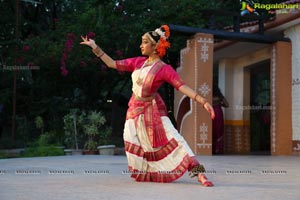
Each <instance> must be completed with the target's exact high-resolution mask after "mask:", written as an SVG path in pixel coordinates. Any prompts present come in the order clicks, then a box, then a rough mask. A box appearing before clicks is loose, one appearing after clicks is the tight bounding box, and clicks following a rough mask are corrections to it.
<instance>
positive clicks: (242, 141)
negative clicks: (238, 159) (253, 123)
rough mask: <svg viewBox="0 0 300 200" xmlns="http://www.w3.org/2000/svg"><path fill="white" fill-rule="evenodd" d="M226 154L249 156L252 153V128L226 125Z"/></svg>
mask: <svg viewBox="0 0 300 200" xmlns="http://www.w3.org/2000/svg"><path fill="white" fill-rule="evenodd" d="M224 136H225V138H224V142H225V146H224V147H225V149H224V150H225V153H230V154H249V153H250V126H249V125H225V134H224Z"/></svg>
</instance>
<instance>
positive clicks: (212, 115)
mask: <svg viewBox="0 0 300 200" xmlns="http://www.w3.org/2000/svg"><path fill="white" fill-rule="evenodd" d="M203 108H204V109H205V110H206V111H207V112H208V113H209V114H210V117H211V119H214V118H215V111H214V109H213V107H212V106H211V105H210V103H208V102H205V103H204V104H203Z"/></svg>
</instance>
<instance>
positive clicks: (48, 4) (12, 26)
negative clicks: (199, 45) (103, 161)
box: [0, 0, 267, 143]
mask: <svg viewBox="0 0 300 200" xmlns="http://www.w3.org/2000/svg"><path fill="white" fill-rule="evenodd" d="M266 1H267V0H266ZM19 2H20V3H19V8H20V9H19V10H20V13H19V15H16V13H15V11H16V10H17V9H16V4H15V1H0V12H1V18H0V23H1V26H0V80H1V81H0V105H1V104H3V105H4V109H3V112H2V113H0V121H1V125H2V126H3V127H5V130H7V133H10V132H11V130H10V126H11V124H12V123H11V119H12V99H13V75H14V72H13V71H11V70H4V69H2V67H4V66H15V65H16V66H35V67H36V68H35V69H33V70H19V71H17V73H16V78H17V81H16V83H17V84H16V91H17V95H16V102H17V108H16V112H17V115H18V116H19V118H22V119H21V121H19V122H18V131H20V133H18V134H17V135H18V137H20V138H22V140H24V142H23V143H27V142H29V141H28V140H33V139H35V138H38V136H39V135H40V134H41V132H42V131H36V130H34V128H36V127H37V126H34V125H35V120H36V119H35V118H36V116H43V128H44V129H45V131H48V132H49V131H53V132H56V133H63V132H64V130H63V127H64V121H63V120H62V118H63V117H64V115H65V113H67V112H68V111H69V110H70V109H71V108H78V109H80V110H101V111H102V112H103V113H108V111H110V110H111V107H110V106H111V105H110V104H109V103H107V101H106V100H107V99H109V98H111V95H112V94H111V93H112V92H116V93H123V94H124V95H125V96H129V94H130V93H131V84H130V76H129V75H128V74H127V73H122V74H118V72H116V71H114V70H108V69H107V67H106V66H105V65H104V64H103V63H102V62H101V61H100V60H99V59H97V58H95V56H94V55H93V54H92V53H91V50H90V49H89V48H88V47H86V46H82V45H80V44H79V43H80V41H81V38H80V36H81V35H86V34H89V33H95V38H94V39H95V41H96V42H97V44H99V45H100V46H101V47H102V48H103V49H104V50H105V52H106V53H107V54H108V55H110V56H111V57H112V58H113V59H123V58H126V57H132V56H138V55H140V49H139V45H140V39H141V35H142V34H143V33H144V32H146V31H149V30H154V29H155V28H157V27H159V26H160V25H161V24H179V25H185V26H194V27H207V24H208V20H209V19H208V16H206V14H204V12H203V10H204V9H224V10H229V11H230V10H232V7H234V6H236V8H234V9H239V1H234V0H230V1H224V0H222V1H219V0H212V1H206V0H187V1H183V0H164V1H161V0H151V1H140V0H126V1H123V0H122V1H121V0H85V1H84V0H76V1H69V0H61V1H52V0H43V1H42V4H32V3H29V2H24V1H19ZM183 11H184V12H183ZM16 16H18V19H19V24H18V26H17V27H16ZM221 23H222V25H221V26H224V25H228V24H229V23H231V21H228V20H227V18H226V19H225V18H224V19H223V20H222V21H221ZM16 30H19V31H18V33H16ZM68 34H73V35H74V36H75V38H74V41H73V43H72V44H69V43H68V42H69V40H68ZM187 38H188V36H185V35H181V34H178V33H176V32H171V38H170V40H171V48H170V50H169V56H170V57H171V58H170V60H174V62H173V63H171V64H172V65H174V67H176V63H177V61H178V59H179V58H178V53H179V50H180V49H181V48H183V47H184V46H185V45H186V39H187ZM66 44H69V47H70V51H69V52H68V53H67V54H64V53H65V52H64V48H65V45H66ZM63 58H64V59H63ZM62 60H64V61H65V68H66V69H67V71H68V74H67V75H66V76H63V75H62V74H61V66H62ZM106 119H107V123H109V120H110V118H108V117H107V116H106ZM22 120H23V121H22ZM39 125H41V124H39ZM69 129H70V127H69ZM7 133H6V134H7ZM69 133H72V132H70V131H69ZM81 135H82V134H81ZM32 138H33V139H32Z"/></svg>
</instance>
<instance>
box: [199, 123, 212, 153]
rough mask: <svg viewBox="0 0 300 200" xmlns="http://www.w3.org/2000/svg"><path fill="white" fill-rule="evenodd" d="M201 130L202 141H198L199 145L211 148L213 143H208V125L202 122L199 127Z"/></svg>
mask: <svg viewBox="0 0 300 200" xmlns="http://www.w3.org/2000/svg"><path fill="white" fill-rule="evenodd" d="M199 130H200V141H201V143H198V144H197V146H198V147H199V148H210V147H211V145H212V144H210V143H207V141H208V126H207V125H206V124H205V123H204V122H202V124H201V125H200V127H199Z"/></svg>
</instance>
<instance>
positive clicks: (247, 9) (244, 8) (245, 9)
mask: <svg viewBox="0 0 300 200" xmlns="http://www.w3.org/2000/svg"><path fill="white" fill-rule="evenodd" d="M250 13H253V14H256V15H258V13H257V12H256V11H255V9H254V8H253V2H250V1H248V2H246V1H242V2H241V16H244V15H246V14H250Z"/></svg>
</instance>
